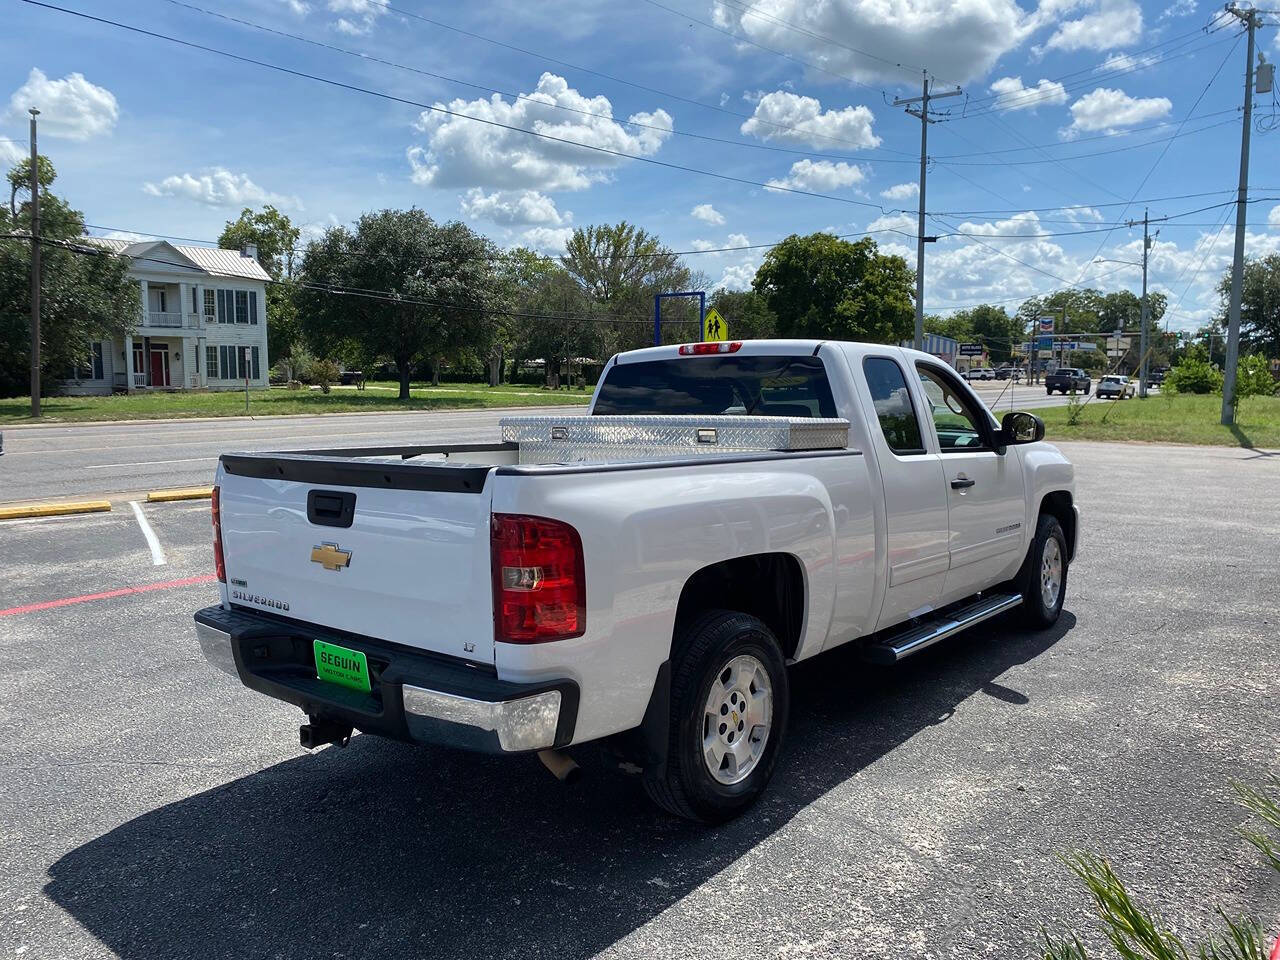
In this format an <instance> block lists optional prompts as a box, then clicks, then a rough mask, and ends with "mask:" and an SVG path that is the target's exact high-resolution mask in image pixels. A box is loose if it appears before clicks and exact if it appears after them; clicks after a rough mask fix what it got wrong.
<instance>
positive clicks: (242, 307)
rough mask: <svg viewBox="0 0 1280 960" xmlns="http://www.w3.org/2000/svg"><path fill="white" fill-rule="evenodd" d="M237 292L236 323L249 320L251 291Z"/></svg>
mask: <svg viewBox="0 0 1280 960" xmlns="http://www.w3.org/2000/svg"><path fill="white" fill-rule="evenodd" d="M235 294H236V323H248V322H249V291H247V290H237V291H236V292H235Z"/></svg>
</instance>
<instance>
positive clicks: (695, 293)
mask: <svg viewBox="0 0 1280 960" xmlns="http://www.w3.org/2000/svg"><path fill="white" fill-rule="evenodd" d="M668 297H697V298H698V337H699V338H701V337H702V321H703V320H704V319H706V316H707V294H706V291H704V290H682V291H681V292H680V293H657V294H654V296H653V345H654V346H655V347H660V346H662V301H663V300H666V299H667V298H668Z"/></svg>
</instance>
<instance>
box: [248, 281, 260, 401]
mask: <svg viewBox="0 0 1280 960" xmlns="http://www.w3.org/2000/svg"><path fill="white" fill-rule="evenodd" d="M250 296H252V294H250ZM260 376H261V373H260V372H259V369H258V348H257V347H254V348H253V379H255V380H257V379H259V378H260Z"/></svg>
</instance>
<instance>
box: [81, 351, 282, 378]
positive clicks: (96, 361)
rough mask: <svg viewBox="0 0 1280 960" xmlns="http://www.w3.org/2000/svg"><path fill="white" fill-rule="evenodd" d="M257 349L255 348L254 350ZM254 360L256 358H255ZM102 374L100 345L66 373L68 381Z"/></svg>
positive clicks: (101, 376)
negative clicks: (83, 361)
mask: <svg viewBox="0 0 1280 960" xmlns="http://www.w3.org/2000/svg"><path fill="white" fill-rule="evenodd" d="M254 349H255V350H256V349H257V348H256V347H255V348H254ZM255 359H256V358H255ZM102 378H103V373H102V344H101V343H96V342H95V343H91V344H89V356H88V357H87V358H86V362H85V363H84V364H83V365H81V364H79V363H77V364H73V365H72V366H71V369H69V370H68V371H67V379H68V380H101V379H102Z"/></svg>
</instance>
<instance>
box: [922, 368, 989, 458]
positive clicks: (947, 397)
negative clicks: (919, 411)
mask: <svg viewBox="0 0 1280 960" xmlns="http://www.w3.org/2000/svg"><path fill="white" fill-rule="evenodd" d="M916 369H917V370H918V371H919V374H920V385H921V387H923V389H924V395H925V397H926V398H927V400H928V403H929V412H930V414H931V415H932V417H933V426H934V428H935V429H936V430H937V432H938V447H939V449H940V450H941V451H942V452H943V453H964V452H968V451H972V450H975V449H981V448H983V447H985V446H986V445H987V444H986V439H985V436H984V431H983V429H982V424H983V423H984V421H985V419H986V418H985V416H984V415H983V414H982V413H981V412H980V411H978V410H975V409H974V407H973V403H972V401H971V400H970V399H969V398H968V397H966V396H965V395H964V394H962V393H961V392H960V390H959V388H957V387H956V386H955V385H954V384H952V383H951V381H950V379H949V378H948V377H947V376H946V375H945V374H944V373H942V371H940V370H936V369H934V368H933V367H930V366H929V365H927V364H923V363H921V364H917V366H916Z"/></svg>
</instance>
